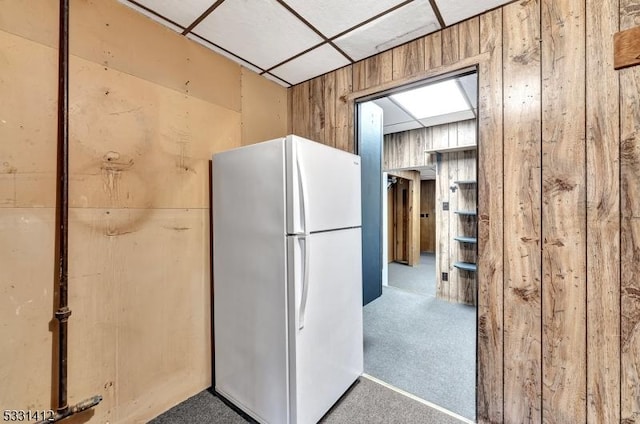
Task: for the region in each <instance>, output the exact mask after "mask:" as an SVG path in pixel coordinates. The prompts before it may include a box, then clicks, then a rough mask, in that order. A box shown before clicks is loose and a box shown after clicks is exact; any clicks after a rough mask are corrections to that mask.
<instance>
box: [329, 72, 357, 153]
mask: <svg viewBox="0 0 640 424" xmlns="http://www.w3.org/2000/svg"><path fill="white" fill-rule="evenodd" d="M334 72H335V74H336V90H335V93H336V143H335V146H336V147H337V148H338V149H342V150H345V151H347V152H351V153H353V152H355V141H354V129H353V117H354V115H355V111H354V105H353V102H350V101H349V100H348V98H347V97H348V96H349V94H351V92H352V91H353V66H352V65H349V66H345V67H344V68H340V69H338V70H336V71H334Z"/></svg>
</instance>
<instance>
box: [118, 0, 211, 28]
mask: <svg viewBox="0 0 640 424" xmlns="http://www.w3.org/2000/svg"><path fill="white" fill-rule="evenodd" d="M136 2H137V3H139V4H141V5H143V6H145V7H147V8H149V9H151V10H153V11H154V12H156V13H158V14H159V15H162V16H164V17H165V18H168V19H171V20H172V21H173V22H175V23H177V24H179V25H182V26H183V27H188V26H189V25H191V23H192V22H193V21H195V20H196V19H198V17H199V16H200V15H202V14H203V13H204V12H205V11H206V10H207V9H208V8H209V6H211V5H212V4H213V3H215V1H214V0H136ZM127 3H128V2H127ZM147 13H148V12H147Z"/></svg>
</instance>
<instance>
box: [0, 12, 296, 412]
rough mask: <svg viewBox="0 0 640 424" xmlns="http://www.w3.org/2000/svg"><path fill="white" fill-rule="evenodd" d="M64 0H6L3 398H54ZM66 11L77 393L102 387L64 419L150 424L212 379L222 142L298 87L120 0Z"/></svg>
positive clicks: (0, 236)
mask: <svg viewBox="0 0 640 424" xmlns="http://www.w3.org/2000/svg"><path fill="white" fill-rule="evenodd" d="M58 4H59V2H58V1H57V0H30V1H15V0H0V99H2V100H1V101H0V340H2V342H1V343H0V381H2V383H1V384H0V409H3V410H4V409H23V410H25V409H31V410H35V409H37V410H43V409H49V408H51V406H55V404H53V405H52V403H51V402H52V401H51V399H52V385H53V380H52V377H51V373H52V364H53V361H52V350H53V345H52V340H53V337H52V334H53V333H52V332H51V330H50V322H51V320H52V317H53V312H54V309H55V308H54V301H53V289H54V283H55V275H56V272H55V265H54V258H55V253H54V246H55V243H54V225H55V223H54V220H55V214H54V206H55V166H56V132H57V131H56V116H57V50H56V49H57V39H58V36H57V28H58V23H57V22H58V19H57V17H58ZM70 19H71V22H70V23H71V28H70V47H71V58H70V83H71V89H70V132H71V134H70V145H71V153H70V168H71V176H70V191H71V192H70V197H71V210H70V229H69V237H70V240H69V245H70V251H69V255H70V262H69V284H70V292H69V302H70V307H71V309H72V311H73V314H72V316H71V318H70V321H69V381H68V383H69V385H68V388H69V402H70V404H74V403H76V402H78V401H80V400H83V399H85V398H87V397H89V396H93V395H96V394H100V395H102V396H103V397H104V400H103V401H102V403H100V405H98V406H97V407H96V408H95V409H94V410H93V412H90V413H85V414H82V415H81V416H76V417H74V418H72V419H69V423H78V422H87V421H88V422H92V423H93V422H101V423H104V422H111V423H133V422H146V421H148V420H149V419H151V418H153V417H154V416H156V415H158V414H160V413H161V412H163V411H164V410H166V409H167V408H169V407H171V406H173V405H175V404H177V403H178V402H181V401H183V400H184V399H186V398H188V397H189V396H191V395H193V394H195V393H197V392H199V391H201V390H203V389H205V388H207V387H209V386H210V385H211V338H210V272H209V269H210V251H209V185H210V183H209V159H210V157H211V154H212V153H214V152H217V151H221V150H225V149H229V148H232V147H238V146H240V145H241V144H243V143H250V142H254V141H256V140H257V139H261V138H269V137H273V136H275V135H285V134H286V130H287V128H286V124H287V116H286V114H287V108H286V103H287V100H286V96H287V93H286V90H285V89H284V88H282V87H279V86H277V85H275V84H273V83H271V82H269V81H267V80H265V79H263V78H261V77H258V76H257V75H254V74H252V73H250V72H249V71H247V70H244V69H241V68H240V66H238V65H237V64H235V63H233V62H231V61H229V60H227V59H225V58H223V57H221V56H219V55H216V54H214V53H213V52H211V51H209V50H206V49H205V48H204V47H202V46H200V45H198V44H196V43H193V42H191V41H189V40H187V39H186V38H184V37H181V36H179V35H178V34H176V33H175V32H173V31H172V30H170V29H168V28H165V27H162V26H161V25H160V24H157V23H155V22H153V21H151V20H150V19H148V18H146V17H144V16H142V15H140V14H138V13H137V12H134V11H133V10H131V9H129V8H127V7H124V6H123V5H121V4H119V3H118V2H117V1H115V0H72V1H71V5H70ZM260 105H268V106H269V110H268V111H265V110H263V109H262V108H261V106H260ZM266 115H269V116H266ZM65 422H66V421H65Z"/></svg>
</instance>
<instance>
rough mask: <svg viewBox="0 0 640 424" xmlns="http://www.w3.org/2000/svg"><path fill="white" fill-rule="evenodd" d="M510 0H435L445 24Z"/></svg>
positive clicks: (461, 19)
mask: <svg viewBox="0 0 640 424" xmlns="http://www.w3.org/2000/svg"><path fill="white" fill-rule="evenodd" d="M510 1H511V0H480V1H479V0H456V1H451V0H436V4H437V5H438V9H440V14H442V19H444V22H445V23H446V24H447V25H452V24H455V23H456V22H460V21H464V20H465V19H467V18H470V17H472V16H476V15H479V14H481V13H482V12H485V11H487V10H489V9H493V8H495V7H498V6H502V5H503V4H506V3H509V2H510Z"/></svg>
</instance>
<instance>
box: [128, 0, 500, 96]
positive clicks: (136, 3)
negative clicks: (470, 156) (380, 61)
mask: <svg viewBox="0 0 640 424" xmlns="http://www.w3.org/2000/svg"><path fill="white" fill-rule="evenodd" d="M119 1H120V2H121V3H123V4H126V5H127V6H129V7H132V8H133V9H135V10H137V11H138V12H140V13H142V14H144V15H146V16H148V17H149V18H151V19H154V20H156V21H158V22H160V23H162V24H164V25H166V26H167V27H169V28H171V29H172V30H174V31H176V32H178V33H180V34H182V35H184V36H186V37H188V38H190V39H192V40H194V41H196V42H198V43H200V44H202V45H204V46H205V47H207V48H209V49H211V50H213V51H215V52H217V53H220V54H222V55H223V56H226V57H228V58H230V59H231V60H234V61H235V62H238V63H240V64H241V65H243V66H245V67H247V68H249V69H252V70H253V71H255V72H258V73H259V74H262V75H264V76H265V77H267V78H269V79H271V80H273V81H276V82H277V83H279V84H281V85H283V86H285V87H289V86H291V85H295V84H298V83H300V82H303V81H306V80H308V79H311V78H313V77H316V76H318V75H322V74H324V73H326V72H329V71H332V70H334V69H337V68H340V67H342V66H345V65H348V64H350V63H353V62H356V61H358V60H361V59H364V58H366V57H369V56H372V55H374V54H376V53H379V52H382V51H384V50H388V49H390V48H392V47H395V46H398V45H400V44H403V43H405V42H407V41H410V40H413V39H416V38H419V37H421V36H423V35H426V34H429V33H431V32H434V31H437V30H439V29H441V28H444V27H446V26H449V25H452V24H455V23H457V22H460V21H463V20H465V19H467V18H470V17H473V16H475V15H478V14H480V13H482V12H484V11H486V10H489V9H493V8H495V7H498V6H501V5H503V4H505V3H509V2H510V1H512V0H455V1H453V0H404V1H402V0H323V1H317V0H217V1H216V0H119Z"/></svg>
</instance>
